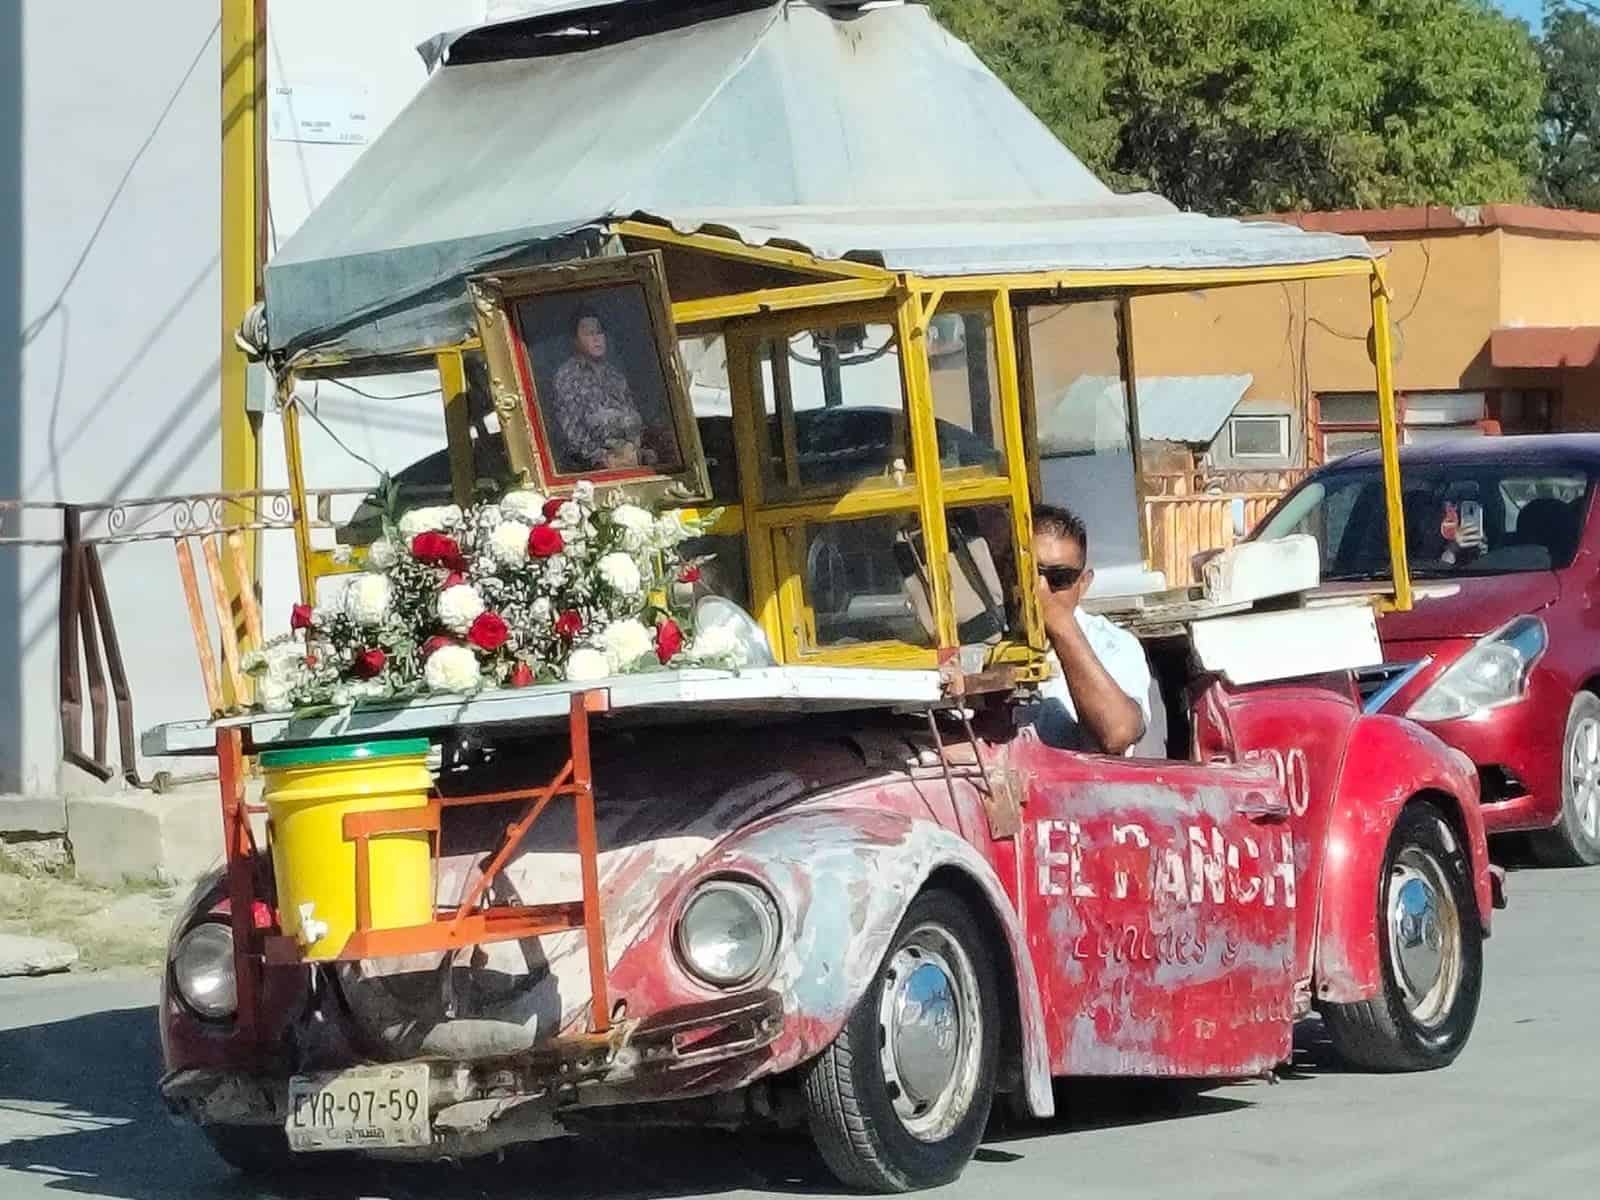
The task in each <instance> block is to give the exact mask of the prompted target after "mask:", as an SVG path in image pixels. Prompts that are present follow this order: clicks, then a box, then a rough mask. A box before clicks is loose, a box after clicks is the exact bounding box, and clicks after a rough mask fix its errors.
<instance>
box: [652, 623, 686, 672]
mask: <svg viewBox="0 0 1600 1200" xmlns="http://www.w3.org/2000/svg"><path fill="white" fill-rule="evenodd" d="M682 649H683V630H682V629H680V628H678V623H677V622H676V621H674V620H673V619H672V618H671V617H668V618H667V619H666V620H664V621H662V622H661V624H659V625H657V626H656V657H657V658H659V659H660V660H661V665H662V666H666V665H667V664H668V663H669V662H671V661H672V660H673V659H674V658H675V657H676V656H677V653H678V651H679V650H682Z"/></svg>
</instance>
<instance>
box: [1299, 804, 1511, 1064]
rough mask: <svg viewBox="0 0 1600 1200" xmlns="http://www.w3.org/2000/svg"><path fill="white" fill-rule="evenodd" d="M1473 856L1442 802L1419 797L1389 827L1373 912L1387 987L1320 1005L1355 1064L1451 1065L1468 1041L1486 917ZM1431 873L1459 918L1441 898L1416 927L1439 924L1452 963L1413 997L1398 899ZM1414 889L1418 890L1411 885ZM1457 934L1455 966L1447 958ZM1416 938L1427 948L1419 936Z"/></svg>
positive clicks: (1423, 933) (1479, 986) (1343, 1053)
mask: <svg viewBox="0 0 1600 1200" xmlns="http://www.w3.org/2000/svg"><path fill="white" fill-rule="evenodd" d="M1469 862H1470V859H1469V857H1468V853H1467V849H1466V847H1464V846H1462V845H1461V843H1460V841H1459V839H1458V838H1457V837H1456V835H1455V833H1454V831H1453V830H1451V828H1450V826H1449V825H1448V824H1447V823H1446V821H1445V817H1444V814H1443V813H1442V812H1440V811H1439V809H1438V808H1437V807H1435V806H1434V805H1432V804H1428V803H1426V802H1413V803H1412V804H1410V805H1408V806H1407V807H1406V808H1405V809H1404V810H1403V811H1402V812H1401V814H1400V819H1399V820H1398V821H1396V822H1395V826H1394V830H1393V832H1392V833H1390V835H1389V847H1388V851H1387V852H1386V853H1385V855H1384V862H1383V878H1382V886H1381V887H1380V888H1379V889H1378V911H1377V913H1376V914H1374V915H1375V917H1376V919H1377V922H1378V953H1379V955H1380V957H1381V970H1382V978H1383V984H1382V989H1381V990H1380V991H1379V993H1378V995H1376V996H1374V997H1373V998H1372V999H1371V1000H1365V1001H1362V1002H1359V1003H1356V1004H1324V1005H1322V1006H1321V1010H1322V1016H1323V1020H1324V1021H1325V1022H1326V1024H1327V1027H1328V1034H1329V1036H1330V1037H1331V1038H1332V1039H1333V1045H1334V1049H1336V1050H1337V1051H1338V1052H1339V1055H1340V1057H1341V1058H1343V1059H1344V1060H1345V1062H1346V1063H1348V1064H1349V1065H1351V1066H1354V1067H1359V1068H1362V1069H1365V1070H1368V1071H1431V1070H1435V1069H1437V1068H1439V1067H1444V1066H1448V1065H1449V1064H1450V1063H1451V1062H1453V1061H1454V1060H1455V1057H1456V1055H1458V1054H1460V1053H1461V1049H1462V1047H1463V1046H1465V1045H1466V1044H1467V1038H1468V1037H1469V1036H1470V1035H1471V1033H1472V1025H1473V1022H1474V1021H1475V1020H1476V1019H1477V1015H1478V999H1479V997H1480V995H1481V994H1482V991H1483V922H1482V920H1481V918H1480V915H1479V912H1478V901H1477V894H1476V893H1475V892H1474V891H1473V888H1472V875H1471V867H1470V865H1469ZM1429 864H1431V866H1430V865H1429ZM1430 873H1436V874H1432V879H1431V882H1432V884H1433V885H1434V888H1435V889H1436V890H1437V891H1438V892H1445V891H1447V892H1448V897H1447V898H1448V901H1449V905H1450V908H1451V909H1452V910H1453V920H1452V919H1450V914H1449V913H1448V912H1447V911H1446V908H1445V905H1444V904H1442V903H1440V904H1437V905H1436V906H1435V909H1434V911H1435V914H1436V919H1434V920H1433V921H1432V922H1422V923H1420V924H1417V925H1414V926H1413V927H1412V928H1413V929H1415V930H1416V932H1417V933H1418V935H1419V937H1421V938H1422V939H1424V941H1425V940H1426V939H1427V938H1428V930H1429V929H1430V928H1431V929H1433V930H1436V931H1437V932H1438V934H1439V943H1440V953H1441V962H1442V963H1444V964H1446V965H1443V966H1441V968H1440V970H1439V971H1438V974H1437V979H1438V980H1439V982H1438V983H1437V984H1436V985H1435V990H1430V991H1428V992H1426V993H1424V994H1423V995H1422V996H1420V997H1413V996H1412V995H1411V994H1410V993H1409V992H1408V985H1407V982H1406V981H1405V980H1404V979H1403V978H1402V975H1403V973H1404V970H1405V968H1404V967H1403V966H1402V965H1401V962H1400V961H1399V960H1400V959H1401V958H1402V955H1401V954H1397V953H1396V951H1395V948H1394V945H1393V942H1394V933H1393V928H1392V922H1391V911H1392V908H1391V906H1392V905H1396V904H1398V903H1400V901H1401V899H1402V897H1400V896H1398V895H1397V894H1396V889H1397V888H1404V887H1408V885H1409V884H1410V883H1411V882H1413V881H1416V880H1426V879H1427V878H1428V877H1429V875H1430ZM1410 895H1411V896H1412V897H1416V896H1417V895H1419V893H1418V892H1417V891H1416V890H1415V889H1411V890H1410ZM1445 898H1446V897H1444V896H1441V897H1440V900H1443V899H1445ZM1452 942H1453V943H1454V951H1453V953H1454V955H1455V958H1454V965H1453V967H1452V966H1450V965H1448V964H1449V963H1450V959H1449V955H1450V953H1451V951H1450V950H1449V949H1448V946H1449V944H1450V943H1452ZM1413 945H1416V946H1419V950H1422V952H1424V953H1425V949H1423V948H1422V947H1421V946H1420V945H1419V944H1418V943H1413ZM1447 976H1448V977H1453V979H1454V983H1453V985H1448V984H1446V982H1445V980H1446V978H1447Z"/></svg>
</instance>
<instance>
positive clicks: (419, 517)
mask: <svg viewBox="0 0 1600 1200" xmlns="http://www.w3.org/2000/svg"><path fill="white" fill-rule="evenodd" d="M460 524H461V509H460V508H458V507H457V506H456V505H454V504H438V505H434V506H433V507H431V508H413V509H412V510H411V511H410V512H408V513H406V514H405V516H403V517H401V518H400V532H401V533H402V534H404V535H405V538H406V540H407V541H410V540H411V539H412V538H414V537H416V536H417V534H419V533H433V532H437V531H440V530H445V529H454V528H455V527H456V526H458V525H460Z"/></svg>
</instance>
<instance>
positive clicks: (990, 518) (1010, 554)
mask: <svg viewBox="0 0 1600 1200" xmlns="http://www.w3.org/2000/svg"><path fill="white" fill-rule="evenodd" d="M948 527H949V539H950V592H951V596H952V598H953V599H954V601H955V608H956V632H957V635H958V636H959V638H960V641H961V644H962V645H963V646H977V645H985V644H987V645H993V644H994V643H996V642H998V641H1000V640H1001V638H1002V637H1004V636H1005V634H1007V633H1009V632H1010V631H1011V630H1014V629H1020V628H1021V627H1022V604H1021V597H1019V596H1018V595H1017V558H1016V554H1015V552H1014V546H1015V544H1016V543H1015V541H1014V539H1013V538H1012V536H1011V507H1010V506H1009V505H1006V504H982V505H975V506H973V507H971V508H958V509H954V510H952V511H951V512H950V514H949V526H948Z"/></svg>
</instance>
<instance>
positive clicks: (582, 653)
mask: <svg viewBox="0 0 1600 1200" xmlns="http://www.w3.org/2000/svg"><path fill="white" fill-rule="evenodd" d="M609 674H611V663H610V662H609V660H607V658H606V656H605V655H604V654H601V653H600V651H598V650H590V649H588V648H587V647H586V648H584V649H581V650H574V651H573V652H572V654H571V655H570V656H569V657H568V659H567V680H568V681H569V682H571V683H587V682H588V681H589V680H591V679H604V678H605V677H606V676H607V675H609Z"/></svg>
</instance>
